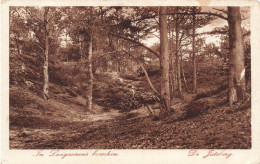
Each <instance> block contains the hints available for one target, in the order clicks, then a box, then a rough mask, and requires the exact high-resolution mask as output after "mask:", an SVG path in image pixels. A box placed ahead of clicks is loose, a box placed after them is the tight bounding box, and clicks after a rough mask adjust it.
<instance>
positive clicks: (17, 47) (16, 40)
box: [14, 34, 21, 55]
mask: <svg viewBox="0 0 260 164" xmlns="http://www.w3.org/2000/svg"><path fill="white" fill-rule="evenodd" d="M14 37H15V44H16V49H17V52H18V54H19V55H21V51H20V48H19V43H18V38H17V36H16V34H14Z"/></svg>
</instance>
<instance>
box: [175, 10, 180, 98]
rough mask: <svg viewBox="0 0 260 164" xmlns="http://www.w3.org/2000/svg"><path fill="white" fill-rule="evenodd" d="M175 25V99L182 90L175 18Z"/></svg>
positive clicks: (177, 27) (177, 23) (177, 29)
mask: <svg viewBox="0 0 260 164" xmlns="http://www.w3.org/2000/svg"><path fill="white" fill-rule="evenodd" d="M176 12H178V7H176ZM175 21H176V23H175V35H176V40H175V56H176V57H175V64H176V78H177V79H176V80H177V93H178V95H177V97H179V98H182V88H181V67H180V55H179V19H178V16H177V17H176V20H175Z"/></svg>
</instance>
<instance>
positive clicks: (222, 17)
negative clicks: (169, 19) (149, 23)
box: [166, 12, 228, 20]
mask: <svg viewBox="0 0 260 164" xmlns="http://www.w3.org/2000/svg"><path fill="white" fill-rule="evenodd" d="M175 14H179V15H192V13H188V12H185V13H167V14H166V15H175ZM196 15H212V16H216V17H219V18H221V19H225V20H228V18H227V17H225V16H223V15H221V14H217V13H212V12H197V13H196Z"/></svg>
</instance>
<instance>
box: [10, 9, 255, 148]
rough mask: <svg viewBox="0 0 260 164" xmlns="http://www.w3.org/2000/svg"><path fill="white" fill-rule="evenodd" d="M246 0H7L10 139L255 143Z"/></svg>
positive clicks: (157, 144)
mask: <svg viewBox="0 0 260 164" xmlns="http://www.w3.org/2000/svg"><path fill="white" fill-rule="evenodd" d="M250 34H251V32H250V8H249V7H229V6H226V7H198V6H190V7H182V6H152V7H149V6H136V7H135V6H131V7H129V6H68V7H59V6H35V7H32V6H30V7H29V6H23V7H22V6H11V7H10V8H9V145H10V149H250V148H251V44H250Z"/></svg>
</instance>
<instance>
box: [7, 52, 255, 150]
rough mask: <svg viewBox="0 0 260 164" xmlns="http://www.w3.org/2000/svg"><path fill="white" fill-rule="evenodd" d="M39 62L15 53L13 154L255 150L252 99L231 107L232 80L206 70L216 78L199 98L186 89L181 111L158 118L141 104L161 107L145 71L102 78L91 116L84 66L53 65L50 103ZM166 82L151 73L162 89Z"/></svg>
mask: <svg viewBox="0 0 260 164" xmlns="http://www.w3.org/2000/svg"><path fill="white" fill-rule="evenodd" d="M36 61H37V59H36V58H35V57H29V56H26V55H24V56H23V58H17V56H14V57H13V56H11V62H10V64H11V65H10V68H12V69H11V70H10V71H11V72H10V75H11V76H10V77H11V79H10V148H11V149H92V148H96V149H97V148H100V149H101V148H103V149H107V148H112V149H137V148H144V149H152V148H156V149H160V148H162V149H163V148H167V149H193V148H200V149H203V148H205V149H213V148H214V149H222V148H227V149H248V148H251V130H250V129H251V103H250V100H248V101H247V102H245V103H243V104H237V105H234V106H233V107H228V106H227V105H226V95H227V84H226V81H227V76H226V75H225V76H223V75H222V76H220V75H219V76H216V72H212V73H211V74H208V72H206V73H205V75H207V78H209V79H210V78H211V80H210V81H207V80H206V81H205V80H204V81H201V82H200V83H199V88H198V92H199V93H198V94H190V93H187V92H184V99H183V100H182V99H178V98H173V100H172V107H173V108H174V112H173V113H171V114H170V115H168V116H165V117H162V118H160V119H158V118H154V117H152V116H150V113H149V111H148V110H147V109H146V108H144V106H143V105H144V104H143V103H142V101H141V100H140V99H141V97H142V96H141V95H142V94H144V95H145V96H148V97H150V98H151V100H152V101H150V102H149V103H150V105H151V106H152V107H153V108H154V109H155V112H156V111H157V110H158V106H159V103H158V102H156V100H155V99H156V98H154V96H153V94H152V92H151V91H150V89H149V87H148V85H147V82H146V79H145V77H144V76H138V75H137V74H122V73H116V72H102V73H97V74H95V76H94V78H95V79H94V91H93V98H94V107H93V108H94V113H93V112H92V113H90V112H87V111H86V107H85V85H86V84H85V83H84V78H85V77H84V74H85V70H84V69H83V68H82V67H81V66H80V64H78V63H76V62H57V63H51V65H50V70H51V71H50V82H51V83H50V100H49V103H48V104H47V105H46V104H45V102H44V100H43V99H42V95H41V91H42V85H43V83H42V78H43V76H42V74H41V67H40V65H39V64H37V62H36ZM21 63H23V64H21ZM21 67H23V68H24V69H21ZM202 69H203V68H202ZM215 71H218V70H215ZM23 77H24V78H23ZM158 77H159V75H158V73H155V74H153V75H151V80H152V81H153V83H154V84H155V86H156V87H157V88H158V87H159V85H158V82H159V81H158V80H159V78H158ZM200 78H205V77H204V76H203V75H201V76H200Z"/></svg>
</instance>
